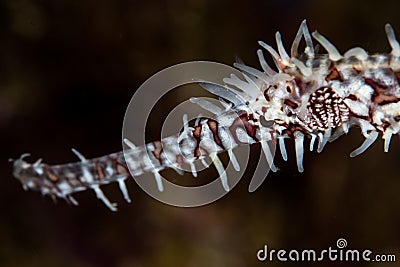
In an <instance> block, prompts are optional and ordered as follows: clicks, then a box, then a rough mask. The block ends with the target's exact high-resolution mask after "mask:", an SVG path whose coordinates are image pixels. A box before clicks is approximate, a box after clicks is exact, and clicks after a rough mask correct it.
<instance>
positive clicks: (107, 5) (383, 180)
mask: <svg viewBox="0 0 400 267" xmlns="http://www.w3.org/2000/svg"><path fill="white" fill-rule="evenodd" d="M304 18H307V20H308V25H309V27H310V30H311V31H314V30H316V29H318V31H319V32H321V33H322V34H324V35H325V36H327V37H328V38H329V39H330V40H331V41H332V42H333V43H334V44H335V45H336V46H337V47H338V49H339V50H340V51H341V52H343V53H344V52H345V51H346V50H347V49H349V48H352V47H354V46H362V47H363V48H365V49H366V50H367V51H369V52H371V53H374V52H375V51H378V52H381V53H384V52H388V51H390V48H389V46H388V44H387V40H386V36H385V33H384V25H385V23H387V22H390V23H391V24H392V25H393V27H394V29H395V30H397V32H398V34H399V36H400V19H399V4H398V1H347V0H336V1H315V0H314V1H312V0H309V1H294V0H292V1H290V0H284V1H249V2H245V1H226V0H223V1H200V0H189V1H103V0H100V1H74V0H64V1H62V0H58V1H28V0H3V1H1V3H0V132H1V138H0V151H1V152H0V171H1V175H0V179H1V186H0V188H1V189H0V190H1V192H0V212H1V220H0V266H35V267H36V266H37V267H39V266H40V267H45V266H77V267H88V266H118V267H126V266H190V267H192V266H230V267H235V266H263V265H264V266H286V265H289V264H283V263H277V262H273V263H268V264H266V263H260V262H258V261H257V259H256V252H257V250H258V249H260V248H261V247H262V246H263V245H264V244H268V245H269V246H270V247H272V248H275V249H280V248H285V249H292V248H298V249H303V248H315V249H323V248H327V247H328V246H332V247H335V246H336V245H335V243H336V240H337V239H338V238H340V237H343V238H346V239H347V241H348V243H349V247H351V248H361V249H366V248H369V249H372V250H373V251H374V252H375V253H394V254H396V255H397V257H398V261H399V260H400V258H399V257H400V251H399V249H400V228H399V225H400V216H399V208H400V194H399V191H400V180H399V175H398V173H399V169H398V167H399V163H398V159H399V156H400V149H399V140H398V138H397V137H395V136H394V137H393V139H392V145H391V149H390V152H389V153H387V154H384V153H383V143H382V141H380V140H379V141H377V142H376V144H374V145H373V147H371V148H370V149H369V150H368V151H367V152H366V153H364V154H362V155H361V156H359V157H357V158H354V159H350V158H349V153H350V152H351V151H352V150H353V149H355V148H356V147H357V146H358V145H359V144H361V142H362V138H361V135H360V132H359V129H353V130H352V131H351V134H350V135H349V136H346V137H342V138H341V139H339V140H338V141H336V142H335V143H333V144H328V146H327V147H326V148H325V150H324V151H323V152H322V153H321V154H317V153H316V152H308V151H307V152H306V154H305V164H304V165H305V172H304V173H303V174H299V173H298V172H297V168H296V165H295V157H294V142H288V143H287V148H288V149H289V162H287V163H286V162H283V161H282V159H281V157H280V155H277V157H276V160H275V161H276V164H277V165H278V166H279V167H280V169H281V171H280V172H278V173H275V174H269V176H268V178H267V179H266V181H265V182H264V184H263V185H262V186H261V187H260V189H258V190H257V191H256V192H255V193H252V194H250V193H248V192H247V186H248V183H249V178H248V177H247V178H246V177H244V178H243V179H242V180H241V181H240V183H239V185H238V186H237V187H235V188H234V189H233V190H232V192H231V193H229V194H228V195H227V196H226V197H224V198H223V199H221V200H219V201H217V202H215V203H213V204H211V205H207V206H203V207H199V208H191V209H185V208H176V207H171V206H167V205H165V204H162V203H159V202H157V201H156V200H154V199H152V198H151V197H149V196H148V195H146V194H145V193H144V192H143V191H141V190H140V188H139V187H138V186H137V185H136V184H135V183H134V182H133V180H129V181H128V182H127V184H128V189H129V191H130V193H131V196H132V198H133V201H134V203H133V204H130V205H128V204H126V203H125V202H123V199H122V197H121V194H120V193H119V191H118V187H117V186H116V185H115V184H112V185H108V186H104V191H105V192H106V194H107V195H108V196H109V197H110V199H112V200H115V201H117V202H118V203H119V212H118V213H112V212H110V211H109V210H107V208H106V207H105V206H104V205H103V204H102V203H101V202H100V201H98V200H97V199H96V197H95V195H94V193H93V192H81V193H78V194H76V195H74V196H75V198H76V199H77V200H78V201H79V202H80V206H79V207H72V206H69V205H67V204H66V203H64V202H63V201H59V202H58V203H56V204H54V203H53V201H52V200H51V199H50V198H48V197H41V196H40V194H38V193H37V192H24V191H23V190H22V188H21V185H20V183H19V182H18V181H17V180H15V179H14V178H13V176H12V166H11V164H10V163H8V158H10V157H11V158H16V157H19V155H20V154H22V153H25V152H30V153H31V154H32V158H31V160H32V161H33V160H36V159H37V158H39V157H42V158H43V159H44V161H45V162H48V163H51V164H58V163H65V162H70V161H76V158H75V157H74V155H73V154H72V153H71V152H70V148H71V147H75V148H77V149H78V150H80V151H81V152H82V153H83V154H84V155H86V156H87V157H88V158H91V157H96V156H101V155H105V154H108V153H111V152H114V151H118V150H120V149H121V128H122V121H123V116H124V113H125V109H126V107H127V105H128V103H129V100H130V98H131V96H132V95H133V93H134V90H135V89H136V88H138V86H140V84H141V83H142V82H144V81H145V80H146V79H147V78H148V77H150V76H151V75H152V74H154V73H156V72H157V71H159V70H161V69H163V68H165V67H167V66H171V65H173V64H176V63H180V62H185V61H191V60H210V61H217V62H222V63H226V64H230V65H231V64H232V63H233V62H234V57H235V56H236V55H237V56H240V58H241V59H243V60H244V61H245V62H246V63H248V64H249V65H252V66H258V63H257V56H256V50H257V49H258V45H257V41H258V40H263V41H265V42H266V43H269V44H272V45H273V46H274V47H275V42H274V36H275V32H276V31H277V30H279V31H280V32H281V33H282V36H283V41H284V44H285V45H286V47H287V48H289V47H290V44H291V41H292V40H293V37H294V35H295V33H296V31H297V29H298V26H299V25H300V22H301V21H302V20H303V19H304ZM199 90H201V89H199ZM189 95H194V96H195V95H197V92H195V91H193V92H190V94H189ZM160 109H162V108H160ZM162 111H163V110H161V111H160V112H162ZM156 121H157V120H156ZM149 134H150V135H154V133H153V132H151V131H150V132H149ZM254 150H255V152H258V150H257V146H255V149H254ZM249 172H251V170H249ZM397 264H398V263H397ZM321 265H322V264H321ZM323 265H324V266H353V265H354V264H352V265H350V264H348V263H347V264H346V263H330V264H329V263H328V262H324V264H323ZM381 265H382V266H397V265H395V264H393V265H391V264H381ZM381 265H380V264H377V263H372V262H371V263H369V264H359V265H358V266H381ZM290 266H303V264H301V263H297V264H290ZM304 266H309V264H304Z"/></svg>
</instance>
